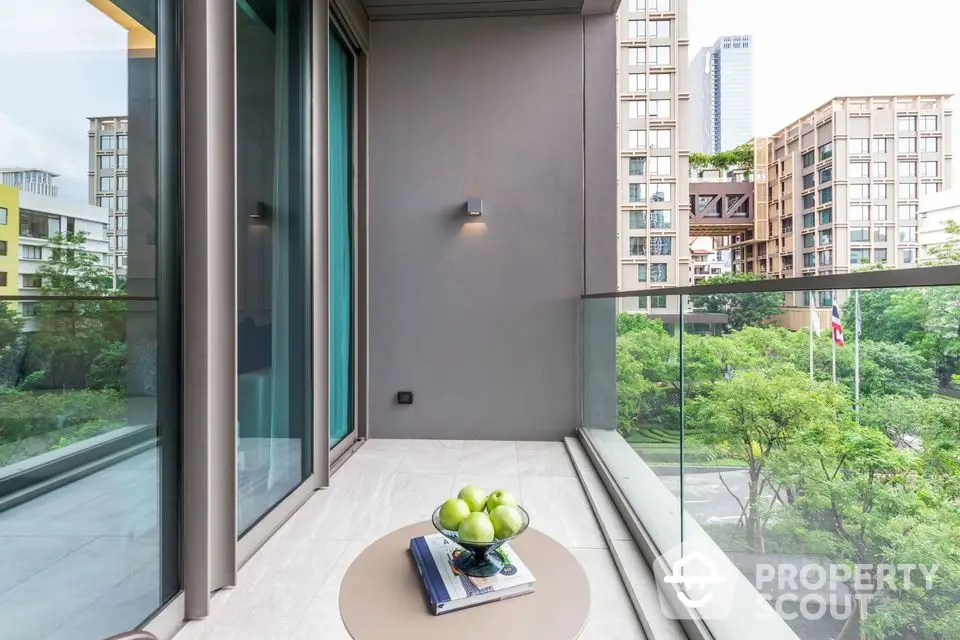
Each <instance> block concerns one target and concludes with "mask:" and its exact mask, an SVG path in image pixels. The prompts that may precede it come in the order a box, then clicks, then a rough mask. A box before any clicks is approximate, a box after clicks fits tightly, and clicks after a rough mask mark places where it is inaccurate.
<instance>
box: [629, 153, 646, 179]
mask: <svg viewBox="0 0 960 640" xmlns="http://www.w3.org/2000/svg"><path fill="white" fill-rule="evenodd" d="M629 164H630V166H629V169H628V173H629V174H630V175H631V176H642V175H643V174H644V173H645V172H646V164H647V159H646V158H643V157H634V158H630V160H629Z"/></svg>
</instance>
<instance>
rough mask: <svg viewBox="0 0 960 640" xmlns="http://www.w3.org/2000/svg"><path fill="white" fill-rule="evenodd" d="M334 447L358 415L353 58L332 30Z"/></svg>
mask: <svg viewBox="0 0 960 640" xmlns="http://www.w3.org/2000/svg"><path fill="white" fill-rule="evenodd" d="M329 59H330V62H329V64H330V80H329V84H330V115H329V118H330V121H329V129H330V132H329V144H330V158H329V161H330V186H329V188H330V230H329V233H330V256H329V259H330V301H329V303H330V447H331V448H333V447H335V446H336V445H337V444H340V443H341V442H345V441H347V440H348V436H350V434H351V433H352V432H353V430H354V419H353V418H354V412H353V393H354V390H353V370H354V367H353V360H354V354H353V291H354V282H353V175H352V171H351V163H352V160H353V159H352V145H353V135H352V132H353V118H352V110H353V56H352V55H351V53H350V51H349V50H348V49H347V46H346V44H345V43H344V42H343V40H342V39H341V38H340V35H339V34H338V33H337V30H336V29H335V28H333V27H331V28H330V53H329Z"/></svg>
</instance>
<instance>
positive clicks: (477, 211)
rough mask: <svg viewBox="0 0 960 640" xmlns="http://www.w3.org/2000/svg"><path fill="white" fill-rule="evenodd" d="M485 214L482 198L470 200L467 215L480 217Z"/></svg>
mask: <svg viewBox="0 0 960 640" xmlns="http://www.w3.org/2000/svg"><path fill="white" fill-rule="evenodd" d="M482 214H483V200H481V199H480V198H469V199H468V200H467V215H468V216H479V215H482Z"/></svg>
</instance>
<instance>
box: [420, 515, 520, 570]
mask: <svg viewBox="0 0 960 640" xmlns="http://www.w3.org/2000/svg"><path fill="white" fill-rule="evenodd" d="M514 507H515V508H516V509H517V511H519V512H520V517H521V518H523V523H522V524H521V525H520V528H519V529H518V530H517V532H516V533H515V534H513V535H512V536H510V537H509V538H494V540H493V542H467V541H464V540H461V539H460V535H459V534H458V533H457V532H456V531H450V530H449V529H444V528H443V527H441V526H440V507H437V509H436V510H435V511H434V512H433V517H432V518H431V520H432V521H433V526H434V527H436V529H437V531H439V532H440V533H441V534H443V536H444V537H445V538H446V539H447V540H450V541H451V542H454V543H456V544H457V545H459V546H460V547H461V548H462V549H463V551H462V552H460V553H459V554H457V555H456V556H455V557H454V560H453V568H454V569H456V570H457V571H459V572H460V573H463V574H465V575H468V576H471V577H473V578H487V577H489V576H494V575H497V574H498V573H500V571H501V569H503V566H504V564H505V558H504V556H503V553H502V552H501V551H500V547H502V546H503V545H504V544H506V543H507V542H510V541H511V540H513V539H514V538H516V537H517V536H519V535H520V534H521V533H523V532H524V531H526V530H527V527H528V526H530V514H528V513H527V512H526V510H525V509H524V508H523V507H521V506H519V505H514Z"/></svg>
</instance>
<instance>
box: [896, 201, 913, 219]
mask: <svg viewBox="0 0 960 640" xmlns="http://www.w3.org/2000/svg"><path fill="white" fill-rule="evenodd" d="M917 210H918V207H917V205H915V204H898V205H897V220H916V219H917Z"/></svg>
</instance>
